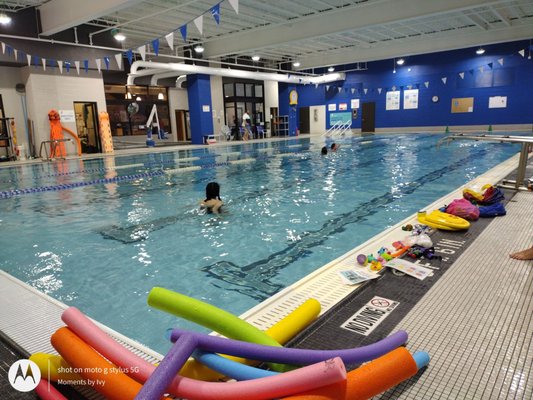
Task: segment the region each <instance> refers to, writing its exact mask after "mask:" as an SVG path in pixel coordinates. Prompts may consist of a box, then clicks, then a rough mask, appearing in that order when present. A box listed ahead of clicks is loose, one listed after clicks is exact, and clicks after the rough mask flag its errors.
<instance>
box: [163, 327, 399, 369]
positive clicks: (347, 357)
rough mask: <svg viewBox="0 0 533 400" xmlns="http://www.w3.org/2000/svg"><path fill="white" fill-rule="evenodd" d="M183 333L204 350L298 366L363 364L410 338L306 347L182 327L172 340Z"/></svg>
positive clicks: (396, 336) (173, 335)
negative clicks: (326, 362)
mask: <svg viewBox="0 0 533 400" xmlns="http://www.w3.org/2000/svg"><path fill="white" fill-rule="evenodd" d="M183 335H186V336H189V335H192V336H193V337H195V339H196V343H197V346H198V348H200V349H202V350H205V351H212V352H214V353H222V354H229V355H233V356H238V357H245V358H249V359H252V360H259V361H272V362H280V363H285V364H296V365H309V364H314V363H317V362H319V361H324V360H327V359H330V358H334V357H340V358H341V359H342V360H343V361H344V363H345V364H356V363H362V362H365V361H370V360H373V359H374V358H377V357H380V356H382V355H384V354H386V353H388V352H389V351H391V350H394V349H395V348H396V347H399V346H401V345H402V344H404V343H405V342H406V341H407V332H405V331H398V332H396V333H393V334H392V335H390V336H388V337H386V338H385V339H382V340H380V341H378V342H376V343H373V344H370V345H368V346H363V347H359V348H353V349H342V350H307V349H292V348H285V347H272V346H262V345H258V344H253V343H247V342H240V341H237V340H232V339H225V338H220V337H216V336H210V335H206V334H202V333H197V332H189V331H185V330H182V329H173V330H172V334H171V335H170V340H172V341H173V342H174V341H176V340H178V339H179V338H180V337H181V336H183Z"/></svg>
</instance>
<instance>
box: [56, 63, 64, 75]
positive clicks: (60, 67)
mask: <svg viewBox="0 0 533 400" xmlns="http://www.w3.org/2000/svg"><path fill="white" fill-rule="evenodd" d="M57 66H58V67H59V73H60V74H62V73H63V61H61V60H57Z"/></svg>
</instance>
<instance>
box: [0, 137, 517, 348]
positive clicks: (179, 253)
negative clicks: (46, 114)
mask: <svg viewBox="0 0 533 400" xmlns="http://www.w3.org/2000/svg"><path fill="white" fill-rule="evenodd" d="M441 138H442V135H436V134H416V135H412V134H411V135H387V136H375V137H371V138H366V137H365V138H353V139H343V140H342V145H341V148H340V150H339V151H337V152H335V153H332V152H330V153H329V154H328V155H326V156H322V155H320V148H321V147H322V145H323V139H321V138H312V139H310V138H304V139H288V140H286V141H279V142H269V143H246V144H242V145H231V144H228V146H215V147H206V148H201V149H194V150H176V151H173V152H172V151H169V152H162V153H151V154H146V155H134V156H115V157H105V158H99V159H93V160H84V161H80V160H75V161H58V162H54V163H42V164H33V165H27V166H17V167H10V168H1V169H0V228H1V232H2V236H1V242H2V257H1V261H0V266H1V268H2V269H4V270H5V271H7V272H8V273H10V274H12V275H14V276H15V277H17V278H19V279H21V280H23V281H24V282H27V283H28V284H30V285H32V286H33V287H35V288H37V289H39V290H41V291H42V292H44V293H47V294H49V295H50V296H52V297H54V298H56V299H58V300H60V301H63V302H64V303H66V304H68V305H74V306H77V307H78V308H80V309H81V310H82V311H83V312H85V313H87V314H88V315H89V316H91V317H93V318H95V319H97V320H99V321H101V322H102V323H104V324H106V325H108V326H110V327H111V328H113V329H115V330H117V331H119V332H121V333H123V334H125V335H127V336H129V337H131V338H133V339H135V340H137V341H139V342H141V343H143V344H145V345H147V346H149V347H151V348H153V349H154V350H156V351H159V352H162V353H165V352H166V351H167V350H168V348H169V347H170V346H169V343H168V341H167V340H166V338H165V332H166V330H167V328H169V327H174V326H180V327H185V328H192V329H197V330H201V329H200V328H198V327H197V326H195V325H193V324H191V323H187V322H184V321H182V320H179V319H177V318H175V317H172V316H169V315H167V314H165V313H163V312H161V311H158V310H154V309H151V308H149V307H148V306H147V305H146V297H147V294H148V292H149V291H150V289H151V288H152V287H154V286H163V287H166V288H168V289H171V290H175V291H178V292H180V293H183V294H186V295H189V296H193V297H195V298H198V299H201V300H204V301H207V302H209V303H212V304H214V305H216V306H218V307H221V308H223V309H225V310H227V311H230V312H232V313H234V314H237V315H239V314H241V313H243V312H244V311H246V310H248V309H249V308H251V307H253V306H254V305H256V304H258V303H259V302H260V301H262V300H264V299H266V298H268V297H270V296H272V295H273V294H275V293H277V292H278V291H280V290H281V289H282V288H284V287H286V286H288V285H290V284H292V283H294V282H296V281H297V280H299V279H300V278H302V277H304V276H306V275H308V274H309V273H311V272H312V271H314V270H315V269H317V268H319V267H321V266H322V265H324V264H326V263H328V262H329V261H331V260H333V259H335V258H337V257H339V256H341V255H342V254H344V253H346V252H347V251H349V250H351V249H353V248H354V247H356V246H358V245H359V244H361V243H363V242H364V241H366V240H368V239H369V238H371V237H372V236H374V235H376V234H377V233H379V232H381V231H383V230H384V229H386V228H388V227H390V226H392V225H394V224H396V223H398V222H399V221H401V220H403V219H404V218H406V217H408V216H410V215H411V214H413V213H415V212H416V211H417V210H419V209H420V208H423V207H425V206H426V205H427V204H429V203H431V202H433V201H435V200H436V199H438V198H440V197H442V196H443V195H445V194H447V193H449V192H450V191H451V190H452V189H454V188H455V187H458V186H459V185H462V184H464V183H465V182H467V181H469V180H471V179H473V178H474V177H476V176H477V175H479V174H481V173H483V172H485V171H487V170H488V169H490V168H491V167H493V166H495V165H497V164H499V163H500V162H502V161H504V160H506V159H508V158H509V157H510V156H512V155H514V154H516V153H517V152H518V151H519V150H520V149H519V146H517V145H513V144H499V143H498V144H492V143H477V142H468V143H464V142H463V143H459V142H454V143H452V144H450V145H449V146H441V147H439V148H437V142H438V140H439V139H441ZM210 181H217V182H218V183H219V184H220V186H221V197H222V200H223V201H224V203H225V204H224V206H223V210H224V212H223V213H222V214H220V215H213V214H205V213H204V212H203V211H201V210H200V209H199V207H198V203H199V201H200V200H202V199H203V198H204V194H205V186H206V184H207V183H208V182H210ZM15 189H18V191H16V190H15Z"/></svg>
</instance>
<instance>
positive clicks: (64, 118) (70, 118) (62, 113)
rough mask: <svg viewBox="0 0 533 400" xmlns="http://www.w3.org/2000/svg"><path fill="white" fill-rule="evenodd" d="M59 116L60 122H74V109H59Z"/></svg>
mask: <svg viewBox="0 0 533 400" xmlns="http://www.w3.org/2000/svg"><path fill="white" fill-rule="evenodd" d="M59 117H60V118H61V122H76V116H75V115H74V110H59Z"/></svg>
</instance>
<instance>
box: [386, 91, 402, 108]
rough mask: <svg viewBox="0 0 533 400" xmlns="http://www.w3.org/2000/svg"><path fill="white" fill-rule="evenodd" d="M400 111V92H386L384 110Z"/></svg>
mask: <svg viewBox="0 0 533 400" xmlns="http://www.w3.org/2000/svg"><path fill="white" fill-rule="evenodd" d="M399 109H400V91H399V90H394V91H392V92H387V98H386V103H385V110H399Z"/></svg>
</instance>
